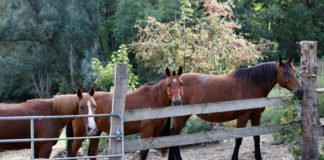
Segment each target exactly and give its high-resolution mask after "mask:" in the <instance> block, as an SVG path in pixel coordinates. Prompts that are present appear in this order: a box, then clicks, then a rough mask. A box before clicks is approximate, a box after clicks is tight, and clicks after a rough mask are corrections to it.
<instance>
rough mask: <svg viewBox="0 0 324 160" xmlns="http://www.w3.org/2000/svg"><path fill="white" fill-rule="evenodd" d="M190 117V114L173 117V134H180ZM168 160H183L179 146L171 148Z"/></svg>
mask: <svg viewBox="0 0 324 160" xmlns="http://www.w3.org/2000/svg"><path fill="white" fill-rule="evenodd" d="M189 117H190V116H182V117H173V123H172V129H171V135H179V134H180V132H181V130H182V128H183V127H184V126H185V124H186V122H187V120H188V119H189ZM168 160H182V157H181V153H180V147H179V146H173V147H170V148H169V157H168Z"/></svg>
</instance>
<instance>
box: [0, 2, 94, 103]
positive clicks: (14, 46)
mask: <svg viewBox="0 0 324 160" xmlns="http://www.w3.org/2000/svg"><path fill="white" fill-rule="evenodd" d="M0 8H1V10H0V16H1V17H2V20H1V22H0V30H1V31H0V46H1V48H0V57H1V59H0V68H1V69H0V70H2V71H0V73H1V75H0V79H4V78H9V79H12V80H14V81H13V82H12V83H13V84H17V86H16V87H17V88H24V87H27V88H26V89H25V90H24V91H26V92H21V93H20V94H21V95H28V94H29V96H27V97H30V95H33V96H37V97H50V96H51V94H53V93H56V92H58V91H59V89H62V90H60V91H61V92H62V91H63V92H70V93H71V92H74V88H77V87H79V86H81V85H80V84H82V79H81V75H80V74H79V73H80V68H81V63H80V62H81V61H82V59H83V58H84V54H85V51H86V50H90V49H91V47H92V46H93V45H94V43H98V42H97V41H96V39H97V37H98V36H97V35H98V34H97V26H98V25H97V18H96V17H97V16H96V14H97V12H96V9H97V1H85V0H81V1H77V0H72V1H11V0H6V1H2V3H0ZM89 42H91V43H89ZM93 42H94V43H93ZM8 65H10V66H8ZM9 73H10V74H9ZM8 76H9V77H8ZM21 81H23V82H26V83H27V84H32V85H26V86H20V85H24V84H25V83H23V84H19V83H18V82H21ZM9 84H10V83H9ZM10 86H11V85H3V87H1V88H0V89H1V90H2V89H3V90H2V91H0V93H6V95H8V96H7V97H10V90H11V91H13V90H12V89H10ZM1 97H2V95H1ZM23 99H25V98H23Z"/></svg>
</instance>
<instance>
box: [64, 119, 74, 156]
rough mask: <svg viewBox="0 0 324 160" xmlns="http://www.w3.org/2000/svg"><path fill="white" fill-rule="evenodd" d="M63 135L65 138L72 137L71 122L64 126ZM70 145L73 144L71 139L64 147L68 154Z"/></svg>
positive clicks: (70, 148)
mask: <svg viewBox="0 0 324 160" xmlns="http://www.w3.org/2000/svg"><path fill="white" fill-rule="evenodd" d="M65 135H66V138H69V137H73V136H74V133H73V126H72V122H69V123H68V124H67V125H66V128H65ZM72 143H73V140H72V139H69V140H67V142H66V144H67V146H66V151H67V153H70V152H71V151H72Z"/></svg>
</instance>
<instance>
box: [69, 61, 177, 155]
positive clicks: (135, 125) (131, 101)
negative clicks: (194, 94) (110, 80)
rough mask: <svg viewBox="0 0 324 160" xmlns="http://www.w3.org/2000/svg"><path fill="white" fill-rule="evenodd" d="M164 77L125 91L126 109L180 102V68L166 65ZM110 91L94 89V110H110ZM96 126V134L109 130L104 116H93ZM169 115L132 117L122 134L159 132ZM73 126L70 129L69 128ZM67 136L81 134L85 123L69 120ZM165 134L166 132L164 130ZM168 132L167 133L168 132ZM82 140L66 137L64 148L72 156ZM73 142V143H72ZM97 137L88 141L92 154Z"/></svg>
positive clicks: (108, 111) (107, 121)
mask: <svg viewBox="0 0 324 160" xmlns="http://www.w3.org/2000/svg"><path fill="white" fill-rule="evenodd" d="M165 74H166V76H167V78H163V79H160V80H158V81H157V82H153V83H152V82H151V83H148V84H145V85H143V86H141V87H140V88H138V89H136V90H135V91H131V92H128V93H127V94H126V100H125V110H131V109H140V108H148V107H164V106H170V105H171V104H172V105H181V99H182V95H183V90H182V87H183V82H182V80H181V79H180V78H179V76H180V75H181V74H182V68H181V67H179V69H178V73H176V72H175V71H173V73H172V74H171V73H170V70H169V69H168V68H167V69H166V71H165ZM112 98H113V95H112V94H111V93H109V92H96V94H95V95H94V99H95V101H96V102H97V108H96V112H95V113H96V114H107V113H111V105H112ZM95 121H96V124H97V127H98V129H99V130H100V131H99V132H98V133H97V136H99V135H100V134H101V131H104V132H106V133H108V134H109V130H110V122H109V118H107V117H96V118H95ZM168 122H169V123H170V120H169V118H160V119H152V120H142V121H132V122H125V124H124V132H125V133H124V135H131V134H135V133H140V136H141V138H149V137H156V136H160V134H161V133H162V132H163V128H164V127H167V130H168V131H169V130H170V129H169V128H170V124H169V125H167V123H168ZM71 129H72V130H71ZM66 131H67V137H72V136H73V135H74V137H80V136H84V126H83V125H82V124H81V123H79V122H78V121H77V120H74V121H73V122H72V127H69V126H67V130H66ZM166 134H167V133H166ZM169 134H170V133H169ZM82 141H83V140H73V143H72V141H68V145H67V150H68V155H69V156H70V157H75V155H76V153H77V152H78V149H79V148H80V146H81V144H82ZM71 143H72V146H71ZM98 143H99V139H91V140H90V144H89V150H88V155H89V156H94V155H96V154H97V148H98ZM147 153H148V150H143V151H140V156H141V159H146V157H147Z"/></svg>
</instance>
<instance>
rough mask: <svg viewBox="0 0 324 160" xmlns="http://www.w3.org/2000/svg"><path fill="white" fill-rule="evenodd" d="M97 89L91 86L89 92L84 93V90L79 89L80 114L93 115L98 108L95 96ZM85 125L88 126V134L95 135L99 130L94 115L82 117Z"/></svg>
mask: <svg viewBox="0 0 324 160" xmlns="http://www.w3.org/2000/svg"><path fill="white" fill-rule="evenodd" d="M94 93H95V90H94V89H93V88H91V90H90V91H89V93H87V94H83V93H82V90H81V89H79V90H78V91H77V95H78V97H79V102H78V114H79V115H89V116H91V115H93V114H94V113H95V110H96V106H97V104H96V102H95V100H94V98H93V95H94ZM81 119H82V122H83V124H84V126H86V127H85V128H86V133H87V135H94V134H95V133H96V132H97V126H96V123H95V121H94V117H84V118H81Z"/></svg>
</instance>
